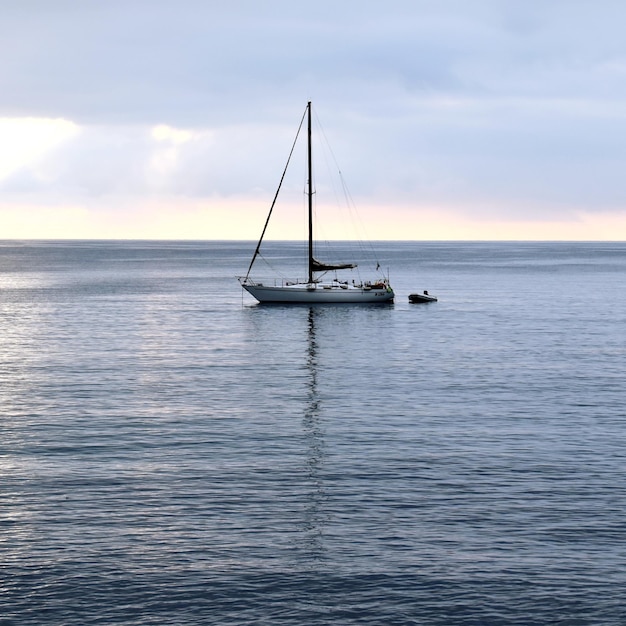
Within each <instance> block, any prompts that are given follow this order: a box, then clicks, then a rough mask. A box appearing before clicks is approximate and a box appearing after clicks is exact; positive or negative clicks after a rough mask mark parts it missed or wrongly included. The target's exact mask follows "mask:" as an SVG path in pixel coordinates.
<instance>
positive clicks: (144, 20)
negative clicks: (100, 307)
mask: <svg viewBox="0 0 626 626" xmlns="http://www.w3.org/2000/svg"><path fill="white" fill-rule="evenodd" d="M624 24H626V3H624V2H622V0H588V1H581V0H472V1H471V2H469V1H467V0H385V1H384V2H382V1H373V0H316V1H315V2H312V3H305V2H302V1H300V0H106V1H102V0H20V1H19V2H16V1H14V0H0V51H1V54H0V94H2V96H1V97H0V239H75V238H80V239H103V238H104V239H109V238H114V239H202V240H205V239H238V240H245V239H257V238H258V236H259V234H260V231H261V228H262V226H263V223H264V221H265V218H266V214H267V211H268V209H269V206H270V203H271V201H272V198H273V196H274V193H275V190H276V186H277V184H278V181H279V179H280V175H281V173H282V170H283V167H284V165H285V161H286V158H287V155H288V153H289V150H290V148H291V143H292V141H293V137H294V135H295V131H296V128H297V125H298V123H299V121H300V118H301V116H302V113H303V111H304V108H305V105H306V103H307V101H309V100H311V101H313V106H314V111H315V115H316V116H317V117H316V119H317V118H319V120H320V121H321V123H322V125H323V129H324V134H325V136H326V137H327V139H328V141H329V143H330V145H331V147H332V150H333V154H334V156H335V158H336V159H337V162H338V164H339V166H340V168H341V171H342V174H343V176H344V178H345V180H346V182H347V185H348V187H349V192H350V197H351V198H352V201H353V202H354V205H355V206H356V208H357V210H358V213H359V218H360V220H361V222H362V223H363V224H364V225H365V228H366V231H367V232H368V234H369V236H370V238H372V239H389V240H394V239H399V240H520V239H521V240H625V239H626V175H625V174H626V141H625V138H626V38H625V37H624V34H623V29H624ZM317 191H318V193H317V194H316V196H317V195H320V194H319V191H320V189H319V188H318V189H317ZM318 201H319V202H322V201H321V200H319V199H318ZM301 205H302V202H301V200H298V201H295V200H294V203H293V206H292V207H290V209H289V211H292V209H293V211H292V212H291V213H289V215H292V213H293V212H294V211H298V212H299V211H300V209H301ZM331 226H332V225H331ZM300 234H301V225H300V223H299V221H298V220H296V219H285V224H284V226H277V227H276V230H275V231H274V232H273V235H272V238H278V239H295V238H298V237H299V236H300ZM326 236H327V237H328V238H337V239H346V238H351V234H350V233H349V232H347V231H346V230H344V229H343V227H340V226H339V225H338V224H337V228H336V230H335V231H331V234H327V235H326Z"/></svg>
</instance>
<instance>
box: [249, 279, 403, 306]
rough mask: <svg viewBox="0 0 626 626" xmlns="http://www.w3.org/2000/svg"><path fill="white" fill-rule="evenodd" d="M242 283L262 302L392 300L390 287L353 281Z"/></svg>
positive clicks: (392, 294) (313, 302) (379, 301)
mask: <svg viewBox="0 0 626 626" xmlns="http://www.w3.org/2000/svg"><path fill="white" fill-rule="evenodd" d="M242 287H243V288H244V289H245V290H246V291H247V292H248V293H249V294H250V295H251V296H253V297H255V298H256V299H257V300H258V301H259V302H267V303H270V302H273V303H281V302H296V303H302V304H331V303H337V304H339V303H346V304H359V303H362V304H372V303H384V302H393V298H394V293H393V290H392V289H391V288H390V287H386V288H384V289H372V288H368V287H356V286H354V285H343V286H340V285H334V284H331V285H324V284H316V285H308V284H297V285H281V286H267V285H261V284H258V283H254V284H252V283H242Z"/></svg>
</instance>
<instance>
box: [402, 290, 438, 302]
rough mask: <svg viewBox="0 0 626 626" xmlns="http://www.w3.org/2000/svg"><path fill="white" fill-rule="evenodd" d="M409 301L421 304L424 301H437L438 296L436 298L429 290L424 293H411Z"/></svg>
mask: <svg viewBox="0 0 626 626" xmlns="http://www.w3.org/2000/svg"><path fill="white" fill-rule="evenodd" d="M409 302H412V303H413V304H419V303H422V302H437V298H435V296H431V295H430V294H429V293H428V291H424V293H411V294H409Z"/></svg>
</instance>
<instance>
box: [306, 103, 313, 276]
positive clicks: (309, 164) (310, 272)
mask: <svg viewBox="0 0 626 626" xmlns="http://www.w3.org/2000/svg"><path fill="white" fill-rule="evenodd" d="M307 113H308V133H307V136H308V151H307V159H308V164H307V165H308V177H309V184H308V194H309V284H311V283H312V282H313V166H312V165H311V163H312V158H311V103H310V102H308V103H307Z"/></svg>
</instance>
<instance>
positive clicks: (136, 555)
mask: <svg viewBox="0 0 626 626" xmlns="http://www.w3.org/2000/svg"><path fill="white" fill-rule="evenodd" d="M339 245H340V247H341V246H345V247H346V250H347V248H348V243H342V244H339ZM254 247H255V242H232V241H197V242H182V241H179V242H176V241H168V242H163V241H161V242H156V241H151V242H147V241H2V242H0V624H1V625H2V626H9V625H10V626H13V625H16V626H31V625H32V626H40V625H52V624H54V625H63V626H74V625H81V626H86V625H119V626H144V625H174V626H177V625H180V626H186V625H194V626H195V625H205V624H206V625H233V626H237V625H250V626H251V625H255V626H256V625H268V626H274V625H276V626H283V625H285V626H296V625H297V626H318V625H326V624H332V625H340V626H343V625H345V626H351V625H354V626H356V625H359V626H367V625H381V626H393V625H398V626H404V625H407V626H408V625H426V626H439V625H441V626H456V625H459V626H479V625H480V626H483V625H487V626H489V625H494V626H498V625H509V624H511V625H513V624H514V625H519V626H533V625H544V624H545V625H548V624H550V625H562V626H587V625H594V626H595V625H601V626H605V625H606V626H608V625H621V626H623V625H624V624H626V595H625V590H626V391H625V386H624V379H625V373H626V280H625V276H626V243H610V242H603V243H568V242H558V243H554V242H539V243H538V242H378V243H376V244H374V249H375V250H376V254H377V258H378V259H379V262H380V265H381V267H382V269H383V270H384V271H385V273H388V274H389V277H390V280H391V283H392V285H393V287H394V290H395V292H396V300H395V303H394V304H391V305H374V306H363V305H361V306H359V305H318V306H307V305H295V306H284V305H283V306H281V305H274V306H271V305H270V306H268V305H258V304H256V302H255V301H254V300H253V299H252V298H251V297H250V296H249V295H248V294H247V293H245V292H243V291H242V289H241V287H240V286H239V283H238V281H237V279H236V277H237V276H239V275H244V274H245V273H246V271H247V269H248V265H249V262H250V259H251V255H252V251H253V249H254ZM272 256H275V257H276V258H277V260H278V261H279V262H280V263H281V264H282V265H285V266H286V267H287V269H288V270H294V271H300V273H301V270H300V269H299V268H300V264H301V260H302V253H301V249H300V246H299V244H295V243H291V242H270V243H269V244H267V246H266V250H265V251H264V258H263V261H261V263H262V264H263V262H264V261H266V260H267V258H268V257H272ZM272 263H274V261H272ZM423 290H428V291H429V293H430V294H431V295H434V296H436V297H437V298H438V301H437V302H433V303H429V304H411V303H410V302H409V300H408V295H409V294H410V293H413V292H419V291H423Z"/></svg>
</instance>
